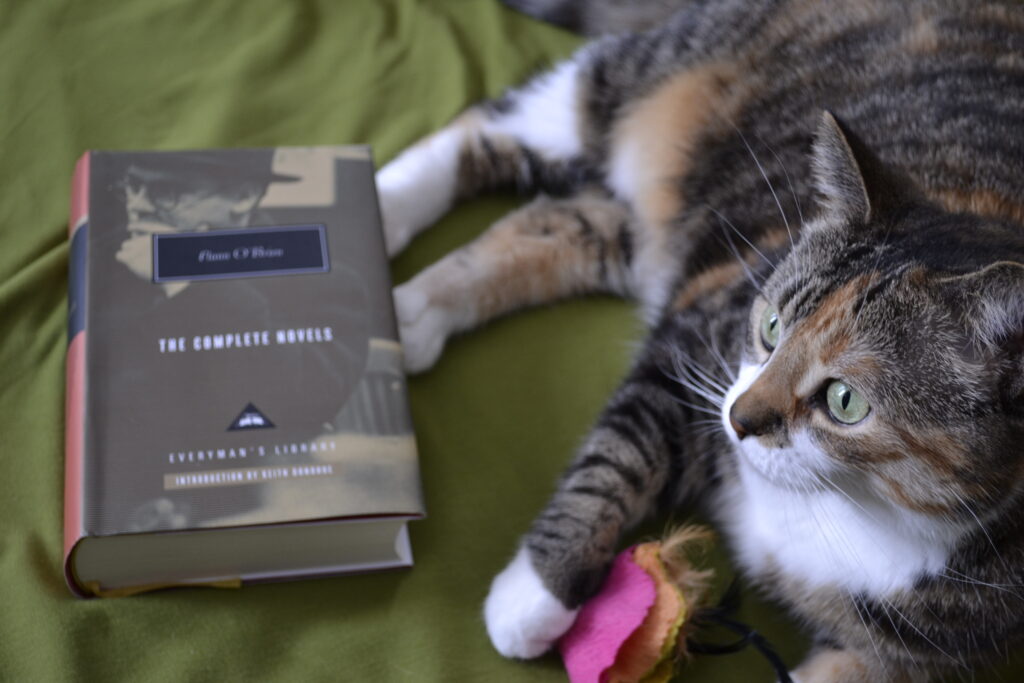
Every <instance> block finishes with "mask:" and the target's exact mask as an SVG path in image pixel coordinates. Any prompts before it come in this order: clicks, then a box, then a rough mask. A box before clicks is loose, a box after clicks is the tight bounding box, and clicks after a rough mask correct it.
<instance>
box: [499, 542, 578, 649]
mask: <svg viewBox="0 0 1024 683" xmlns="http://www.w3.org/2000/svg"><path fill="white" fill-rule="evenodd" d="M578 612H579V610H578V609H575V610H571V609H567V608H566V607H565V606H563V605H562V603H561V602H560V601H559V600H558V598H556V597H555V596H554V595H552V594H551V592H550V591H548V589H547V588H545V587H544V583H543V582H542V581H541V578H540V576H538V574H537V572H536V570H535V569H534V568H533V563H531V562H530V556H529V553H528V552H527V550H526V548H521V549H520V550H519V553H518V554H517V555H516V556H515V559H513V560H512V562H511V563H510V564H509V565H508V567H506V568H505V570H504V571H503V572H501V573H500V574H498V575H497V576H496V577H495V578H494V583H492V584H491V592H490V593H489V594H488V595H487V600H486V602H484V621H485V622H486V623H487V633H488V635H490V637H491V642H492V643H493V644H494V647H495V649H496V650H497V651H498V652H500V653H501V654H503V655H504V656H506V657H518V658H524V659H525V658H530V657H537V656H540V655H542V654H544V653H545V652H547V651H548V650H549V649H551V646H552V645H553V644H554V643H555V641H556V640H558V639H559V638H560V637H561V636H562V635H563V634H564V633H565V632H566V631H568V630H569V627H570V626H572V624H573V622H574V621H575V620H576V614H577V613H578Z"/></svg>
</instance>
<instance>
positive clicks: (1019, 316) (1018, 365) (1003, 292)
mask: <svg viewBox="0 0 1024 683" xmlns="http://www.w3.org/2000/svg"><path fill="white" fill-rule="evenodd" d="M942 282H943V284H944V285H945V286H946V287H950V288H951V290H950V291H949V292H948V295H949V296H950V299H951V300H953V301H956V302H957V303H958V306H957V308H959V309H960V310H961V313H962V316H963V320H964V324H965V325H966V326H967V332H968V337H969V338H970V339H971V341H972V343H971V345H970V346H971V347H972V349H973V353H974V355H975V358H978V357H980V358H987V359H990V360H996V361H997V362H998V363H999V364H1000V365H1001V366H1002V367H1003V369H1004V371H1005V372H1006V380H1007V381H1006V382H1005V383H1004V386H1005V388H1006V389H1007V390H1008V391H1009V392H1010V393H1011V394H1012V395H1013V396H1020V395H1024V263H1018V262H1016V261H997V262H995V263H992V264H989V265H988V266H986V267H984V268H981V269H980V270H977V271H974V272H971V273H965V274H963V275H958V276H955V277H950V278H946V279H944V280H943V281H942Z"/></svg>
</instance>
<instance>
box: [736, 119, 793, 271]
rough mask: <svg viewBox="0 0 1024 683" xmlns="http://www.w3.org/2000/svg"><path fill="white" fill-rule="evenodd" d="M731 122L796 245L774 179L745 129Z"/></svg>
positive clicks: (790, 241)
mask: <svg viewBox="0 0 1024 683" xmlns="http://www.w3.org/2000/svg"><path fill="white" fill-rule="evenodd" d="M729 124H730V125H731V126H732V127H733V130H735V131H736V132H737V133H738V134H739V136H740V140H742V141H743V146H744V147H746V148H747V152H749V153H750V158H751V159H753V160H754V163H755V164H756V165H757V170H758V171H759V172H760V173H761V177H762V178H764V182H765V184H766V185H767V186H768V191H769V192H771V193H772V198H773V199H774V200H775V206H777V207H779V214H780V215H781V216H782V222H783V223H785V225H786V232H787V233H789V244H790V246H796V245H795V243H794V242H793V231H792V230H790V228H789V219H788V218H787V217H786V212H785V211H783V210H782V202H780V201H779V196H778V195H777V194H775V188H774V187H772V181H771V180H769V179H768V174H767V173H766V172H765V170H764V166H762V165H761V160H760V159H758V158H757V155H756V154H754V148H753V147H751V146H750V143H749V142H747V136H745V135H744V134H743V131H741V130H740V129H739V128H738V127H737V126H736V124H735V123H733V122H732V121H731V120H730V121H729ZM751 246H753V245H751ZM755 251H756V249H755Z"/></svg>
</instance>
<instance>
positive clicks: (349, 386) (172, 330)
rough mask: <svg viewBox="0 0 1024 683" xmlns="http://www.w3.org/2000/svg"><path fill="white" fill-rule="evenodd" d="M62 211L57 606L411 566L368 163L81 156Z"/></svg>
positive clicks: (349, 151) (342, 151)
mask: <svg viewBox="0 0 1024 683" xmlns="http://www.w3.org/2000/svg"><path fill="white" fill-rule="evenodd" d="M71 205H72V206H71V220H70V257H69V263H70V265H69V303H68V340H69V345H68V355H67V406H66V408H67V410H66V422H67V431H66V443H65V446H66V468H65V513H64V533H65V541H64V558H65V563H64V564H65V576H66V578H67V581H68V585H69V586H70V587H71V589H72V591H73V592H75V593H76V594H78V595H82V596H111V595H124V594H130V593H134V592H139V591H143V590H149V589H154V588H161V587H165V586H178V585H196V584H201V585H216V586H223V585H239V584H240V583H243V582H249V581H260V580H279V579H290V578H301V577H309V576H320V575H330V574H339V573H345V572H352V571H367V570H374V569H382V568H389V567H403V566H409V565H411V564H412V554H411V550H410V545H409V535H408V529H407V522H408V521H409V520H412V519H418V518H420V517H422V516H423V515H424V507H423V500H422V494H421V489H420V479H419V470H418V459H417V452H416V445H415V439H414V435H413V430H412V422H411V418H410V414H409V406H408V395H407V388H406V383H405V378H404V375H403V372H402V365H401V347H400V345H399V343H398V336H397V328H396V324H395V316H394V310H393V304H392V299H391V283H390V276H389V273H388V267H387V257H386V255H385V251H384V241H383V236H382V234H381V230H380V214H379V209H378V204H377V195H376V190H375V186H374V178H373V163H372V160H371V156H370V151H369V149H368V148H366V147H358V146H341V147H281V148H267V149H235V150H207V151H182V152H102V151H93V152H88V153H86V154H85V155H83V157H82V158H81V159H80V160H79V162H78V163H77V165H76V168H75V174H74V180H73V182H72V202H71Z"/></svg>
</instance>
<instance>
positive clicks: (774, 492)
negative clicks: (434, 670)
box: [377, 0, 1024, 683]
mask: <svg viewBox="0 0 1024 683" xmlns="http://www.w3.org/2000/svg"><path fill="white" fill-rule="evenodd" d="M514 4H518V5H519V6H520V7H521V8H524V9H526V10H527V11H530V12H532V13H533V14H535V15H537V16H539V17H541V18H547V19H554V20H556V21H559V22H561V23H565V24H569V25H572V26H574V27H576V28H582V29H584V30H586V31H589V32H591V33H597V34H604V35H602V36H601V37H599V38H597V39H596V40H594V41H593V42H590V43H588V44H586V45H585V46H584V47H582V48H581V49H579V51H578V52H576V53H575V54H574V55H573V56H571V57H570V58H569V59H567V60H566V61H564V62H562V63H560V64H558V65H556V66H555V67H554V68H553V69H551V70H550V71H549V72H547V73H544V74H542V75H540V76H538V77H536V78H534V79H533V80H532V81H530V82H529V83H527V84H526V85H525V86H523V87H521V88H518V89H514V90H511V91H509V92H507V93H506V94H505V95H503V96H502V97H499V98H497V99H495V100H491V101H487V102H484V103H482V104H480V105H477V106H474V107H471V108H470V109H468V110H467V111H466V112H465V113H463V114H462V115H461V116H459V117H458V118H456V119H455V120H454V121H453V122H452V123H451V124H450V125H449V126H447V127H445V128H443V129H442V130H440V131H439V132H437V133H436V134H434V135H431V136H429V137H428V138H426V139H425V140H423V141H421V142H420V143H418V144H416V145H415V146H413V147H411V148H410V149H408V150H406V151H405V152H403V153H402V154H400V155H399V156H398V157H397V158H396V159H395V160H393V161H391V162H390V163H388V164H387V165H385V166H384V167H383V168H382V169H381V170H380V171H379V173H378V177H377V182H378V189H379V195H380V201H381V210H382V216H383V220H384V225H385V239H386V242H387V245H388V249H389V251H390V253H392V254H394V253H397V252H398V251H400V250H401V249H402V248H403V247H404V246H405V245H406V244H407V243H408V242H409V241H410V240H411V239H412V238H413V237H414V236H415V235H416V234H417V233H419V232H420V231H422V230H423V229H425V228H426V227H428V226H429V225H431V224H432V223H434V222H435V221H436V220H437V219H438V218H439V217H440V216H441V215H442V214H444V213H445V212H446V211H447V210H448V209H449V208H450V207H451V206H452V204H453V203H454V202H455V201H457V200H461V199H464V198H468V197H471V196H473V195H476V194H478V193H480V192H483V191H487V190H492V189H495V188H507V187H512V188H516V189H518V190H519V191H521V192H523V193H526V194H536V195H537V196H536V197H535V198H534V199H533V200H532V201H531V202H529V203H528V204H527V205H525V206H524V207H523V208H520V209H518V210H516V211H513V212H512V213H510V214H509V215H507V216H506V217H504V218H503V219H501V220H499V221H498V222H497V223H495V224H494V225H493V226H491V227H490V228H489V229H488V230H486V231H485V232H484V233H483V234H482V235H481V236H480V237H479V238H478V239H476V240H475V241H474V242H472V243H470V244H469V245H467V246H464V247H462V248H460V249H458V250H456V251H454V252H452V253H451V254H449V255H447V256H445V257H443V258H442V259H441V260H440V261H438V262H437V263H435V264H434V265H432V266H430V267H428V268H427V269H425V270H424V271H422V272H421V273H419V274H418V275H416V276H415V277H414V278H412V279H411V280H410V281H408V282H406V283H404V284H402V285H400V286H398V287H397V288H396V289H395V301H396V309H397V316H398V320H399V326H400V332H401V337H402V341H403V345H404V349H405V354H406V364H407V368H408V369H409V370H410V371H412V372H416V371H422V370H425V369H427V368H429V367H430V366H432V365H433V364H434V362H435V361H436V360H437V358H438V356H439V355H440V353H441V351H442V349H443V347H444V344H445V341H446V339H448V338H449V337H450V336H451V335H453V334H456V333H460V332H463V331H466V330H469V329H471V328H473V327H475V326H478V325H480V324H482V323H484V322H485V321H487V320H489V319H492V318H494V317H495V316H498V315H502V314H505V313H508V312H510V311H513V310H516V309H521V308H524V307H527V306H533V305H539V304H543V303H547V302H552V301H555V300H558V299H562V298H565V297H569V296H576V295H583V294H589V293H599V292H600V293H611V294H615V295H620V296H622V297H626V298H629V299H632V300H634V301H636V302H637V303H638V304H639V306H640V309H641V311H642V315H643V318H644V320H645V322H646V325H647V328H648V331H647V338H646V340H645V342H644V343H643V346H642V349H641V350H640V351H639V352H638V353H637V355H636V357H635V359H634V360H633V364H632V367H631V369H630V370H629V372H628V376H627V377H626V378H625V379H624V381H623V382H622V384H621V386H620V387H619V388H618V389H617V390H616V391H615V393H614V394H613V396H612V397H611V399H610V401H609V402H608V404H607V407H606V408H605V409H604V411H603V412H602V413H601V415H600V416H599V417H598V419H597V421H596V425H595V426H594V428H593V430H592V432H591V433H590V434H589V435H588V436H587V437H586V439H585V440H584V442H583V445H582V447H581V448H580V449H579V451H578V453H577V455H576V456H575V459H574V460H573V461H572V463H571V464H570V465H569V467H568V469H567V470H566V472H565V473H564V475H563V476H562V477H561V479H560V480H559V482H558V484H557V489H556V491H555V493H554V495H553V497H552V498H551V500H550V502H549V503H548V505H547V507H546V508H545V509H544V510H543V511H541V513H540V515H539V516H538V517H537V518H536V521H535V522H534V523H533V525H532V526H531V527H530V529H529V530H527V531H526V533H525V535H524V537H523V538H522V541H521V544H520V546H519V548H518V549H517V550H516V554H515V556H514V558H513V559H512V561H511V563H510V564H509V565H508V567H507V568H506V569H504V570H503V571H502V572H501V573H500V574H499V575H498V576H497V577H496V578H495V580H494V582H493V584H492V586H491V589H490V593H489V595H488V597H487V599H486V602H485V605H484V617H485V622H486V627H487V630H488V633H489V635H490V637H491V640H492V642H493V644H494V646H495V647H496V648H497V650H498V651H499V652H500V653H501V654H503V655H505V656H509V657H519V658H529V657H535V656H538V655H540V654H542V653H544V652H546V651H547V650H548V649H549V648H551V646H552V644H553V643H555V642H556V640H557V639H558V638H559V636H561V635H562V634H563V633H564V632H565V631H566V630H567V629H568V628H569V627H570V626H571V624H572V623H573V621H574V619H575V616H576V614H577V612H578V610H579V607H580V605H581V604H582V603H583V602H584V601H585V600H586V599H587V598H588V597H589V596H591V595H592V594H593V593H594V592H595V591H596V590H597V589H598V587H599V586H600V584H601V581H602V579H603V577H604V576H605V574H606V571H607V569H608V566H609V563H610V561H611V559H612V558H613V556H614V554H615V553H616V552H617V551H618V549H619V545H618V544H619V543H620V541H621V540H622V537H623V534H624V533H625V532H626V531H627V530H629V529H630V528H632V527H634V526H635V525H636V524H637V523H638V522H639V521H640V520H642V519H644V518H645V517H648V516H650V515H653V514H656V513H658V512H659V511H660V512H662V513H664V512H666V511H668V510H672V509H678V508H679V507H680V506H694V505H699V506H702V507H703V509H705V510H706V512H707V514H708V515H709V516H710V517H711V518H712V519H713V520H715V522H716V524H717V526H718V528H719V529H720V530H721V532H722V534H723V536H724V537H725V539H726V540H727V542H728V544H729V546H730V548H731V550H732V552H733V554H734V557H735V562H736V564H737V565H738V567H739V568H740V569H741V570H742V572H743V573H744V574H745V576H746V577H747V578H748V579H749V581H751V582H752V583H753V584H755V585H757V586H759V587H760V588H761V589H762V590H763V591H764V592H765V593H766V594H767V595H769V596H771V597H772V598H774V599H775V600H777V601H779V602H780V603H781V604H783V605H785V606H786V607H787V608H788V609H789V610H790V612H791V613H792V614H793V615H794V616H795V617H796V618H797V619H798V620H799V621H800V622H801V623H802V624H803V625H804V626H805V627H806V629H807V630H808V632H809V634H810V635H811V636H812V638H813V641H814V645H813V647H812V649H811V651H810V653H809V654H808V656H807V658H806V660H805V661H804V662H803V663H802V664H800V665H799V666H798V667H797V668H796V669H795V671H794V673H793V677H794V680H797V681H800V682H801V683H811V682H814V681H840V682H845V681H851V682H852V681H923V680H931V678H932V677H933V676H936V675H940V674H941V673H942V672H944V671H953V672H957V673H960V674H961V675H962V674H964V672H967V671H969V670H971V669H972V668H973V667H975V666H978V665H981V664H984V663H986V662H988V661H989V660H992V659H996V658H999V657H1002V656H1005V653H1006V652H1007V648H1008V647H1009V644H1011V643H1013V642H1014V641H1015V639H1017V638H1019V636H1020V635H1021V634H1022V631H1024V602H1022V600H1021V593H1020V587H1021V583H1022V578H1024V576H1022V574H1024V527H1022V525H1024V497H1022V488H1024V486H1022V482H1024V451H1022V449H1021V444H1022V443H1024V227H1022V226H1024V9H1022V7H1021V6H1020V5H1015V4H1014V3H1009V2H1007V3H1000V2H979V3H973V2H962V3H958V2H952V1H946V0H934V1H925V0H920V1H918V0H915V1H913V2H883V1H881V0H862V1H856V2H855V1H853V0H843V1H841V2H827V3H824V2H822V3H817V2H808V1H807V0H756V1H755V0H749V1H741V0H691V1H689V2H681V3H677V4H676V5H675V7H671V5H672V3H666V2H654V3H650V2H648V3H644V2H639V3H628V4H627V3H618V4H617V5H616V4H615V3H613V2H612V3H609V2H608V1H607V0H606V2H605V3H604V4H608V5H614V6H613V7H612V9H613V10H614V11H612V12H610V13H609V12H605V13H603V14H602V13H601V12H599V11H598V9H600V7H599V6H600V5H601V4H602V3H590V4H585V3H573V2H569V1H568V0H555V1H551V0H521V1H520V2H518V3H514ZM631 5H635V10H636V11H635V12H634V13H633V14H632V15H631V16H634V19H635V20H634V21H632V23H631V22H630V21H625V20H622V16H623V13H625V14H627V15H628V14H630V10H629V7H630V6H631ZM584 10H586V11H584ZM669 10H673V12H672V13H670V12H669ZM587 17H589V19H587V20H586V22H584V23H583V24H582V25H581V24H580V22H581V21H583V18H587ZM594 17H597V18H596V19H595V18H594ZM601 17H612V18H616V17H617V18H618V20H622V23H623V25H625V26H627V27H628V28H629V29H630V30H627V31H625V32H616V31H615V26H614V25H603V24H601V21H600V19H601ZM587 22H589V23H587Z"/></svg>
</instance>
